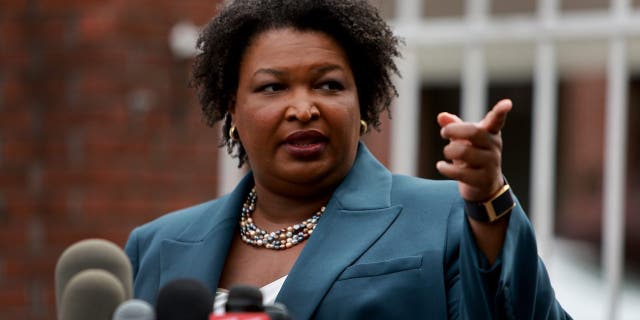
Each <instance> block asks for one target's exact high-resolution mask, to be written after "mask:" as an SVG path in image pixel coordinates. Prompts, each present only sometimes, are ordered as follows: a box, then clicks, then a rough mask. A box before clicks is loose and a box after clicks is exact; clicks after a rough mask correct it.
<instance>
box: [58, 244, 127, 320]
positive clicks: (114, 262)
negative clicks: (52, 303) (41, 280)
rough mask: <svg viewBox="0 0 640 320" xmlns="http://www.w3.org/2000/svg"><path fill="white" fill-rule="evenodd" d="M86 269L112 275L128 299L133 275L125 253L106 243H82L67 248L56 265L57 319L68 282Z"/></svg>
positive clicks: (114, 245)
mask: <svg viewBox="0 0 640 320" xmlns="http://www.w3.org/2000/svg"><path fill="white" fill-rule="evenodd" d="M88 269H99V270H104V271H105V272H108V273H110V274H112V275H113V276H114V277H115V278H116V279H117V280H118V281H119V282H120V285H121V286H122V287H123V290H124V299H125V300H126V299H131V296H132V291H133V290H132V286H133V285H132V284H133V275H132V272H131V263H130V262H129V258H128V257H127V255H126V254H125V253H124V251H123V250H122V249H120V247H118V246H117V245H116V244H114V243H112V242H109V241H107V240H102V239H87V240H82V241H79V242H77V243H75V244H73V245H71V246H70V247H68V248H67V249H66V250H65V251H64V252H63V253H62V255H60V258H59V259H58V262H57V264H56V270H55V287H56V307H57V309H58V317H59V318H60V309H61V303H62V298H63V296H64V292H65V290H66V287H67V286H68V283H69V281H70V280H71V279H72V278H73V277H74V276H76V275H77V274H79V273H80V272H82V271H84V270H88ZM68 303H73V302H72V301H71V302H68ZM78 303H80V302H78ZM78 307H80V306H78ZM116 307H117V305H116ZM114 309H115V308H114ZM112 311H113V310H112Z"/></svg>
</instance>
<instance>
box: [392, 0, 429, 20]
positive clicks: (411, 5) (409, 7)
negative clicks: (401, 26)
mask: <svg viewBox="0 0 640 320" xmlns="http://www.w3.org/2000/svg"><path fill="white" fill-rule="evenodd" d="M422 2H423V0H396V12H397V14H396V17H398V18H399V20H400V21H403V22H405V23H406V22H417V21H420V19H422Z"/></svg>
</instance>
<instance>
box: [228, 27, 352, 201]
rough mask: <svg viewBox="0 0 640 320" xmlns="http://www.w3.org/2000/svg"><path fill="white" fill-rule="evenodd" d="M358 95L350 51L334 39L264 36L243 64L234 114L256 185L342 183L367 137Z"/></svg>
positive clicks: (306, 34) (288, 32)
mask: <svg viewBox="0 0 640 320" xmlns="http://www.w3.org/2000/svg"><path fill="white" fill-rule="evenodd" d="M357 92H358V91H357V88H356V83H355V80H354V76H353V73H352V70H351V66H350V65H349V62H348V60H347V56H346V54H345V52H344V50H343V49H342V47H340V46H339V45H338V44H337V43H336V41H335V40H333V38H331V37H329V36H328V35H326V34H324V33H321V32H313V31H298V30H295V29H292V28H283V29H274V30H268V31H265V32H262V33H260V34H258V35H257V36H256V37H255V38H254V39H253V41H252V42H251V44H250V45H249V47H248V48H247V49H246V51H245V53H244V56H243V59H242V61H241V64H240V71H239V81H238V91H237V93H236V104H235V106H233V108H232V109H231V115H232V119H233V124H234V125H236V127H237V130H238V133H239V135H240V141H241V142H242V145H243V146H244V148H245V150H246V152H247V155H248V158H249V164H250V166H251V169H252V170H253V172H254V177H255V179H256V183H258V184H261V185H263V186H264V185H267V184H269V185H270V186H272V187H277V188H281V187H288V188H289V189H290V187H291V186H292V185H298V186H302V185H307V186H308V187H320V188H322V187H330V186H335V184H336V183H338V182H339V181H341V180H342V178H344V176H345V175H346V174H347V172H348V171H349V169H350V168H351V166H352V165H353V162H354V160H355V156H356V151H357V144H358V140H359V136H360V134H359V130H360V129H359V128H360V107H359V103H358V93H357ZM311 189H313V188H311ZM293 191H294V192H297V193H305V192H304V191H303V190H299V189H298V190H293ZM309 191H311V190H309Z"/></svg>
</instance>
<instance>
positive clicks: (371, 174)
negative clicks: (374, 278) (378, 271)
mask: <svg viewBox="0 0 640 320" xmlns="http://www.w3.org/2000/svg"><path fill="white" fill-rule="evenodd" d="M390 189H391V173H390V172H389V171H388V170H387V169H386V168H384V166H382V164H380V163H379V162H378V161H377V160H376V159H375V158H374V157H373V155H371V154H370V153H369V151H368V150H367V148H366V147H365V146H364V145H363V144H360V146H359V148H358V155H357V159H356V162H355V163H354V166H353V168H352V170H351V171H350V173H349V174H348V175H347V177H346V178H345V180H344V181H343V182H342V183H341V185H340V186H339V187H338V189H336V191H335V193H334V195H333V197H332V198H331V201H330V202H329V203H328V204H327V208H326V210H325V213H324V215H323V216H322V218H321V219H320V220H319V221H318V225H317V227H316V229H315V230H314V232H313V236H312V237H310V238H309V240H308V242H307V244H306V245H305V248H304V249H303V250H302V252H301V254H300V256H299V257H298V260H297V261H296V263H295V265H294V266H293V268H292V269H291V271H290V272H289V275H288V277H287V279H286V281H285V283H284V285H283V287H282V289H281V290H280V293H279V294H278V297H277V299H276V300H277V301H279V302H282V303H284V304H285V305H286V306H287V308H288V309H289V310H290V311H291V314H292V315H293V316H294V319H308V318H311V316H312V315H313V313H314V311H315V309H316V308H317V306H318V305H319V303H320V301H321V300H322V298H323V297H324V295H325V294H326V293H327V291H328V290H329V289H330V288H331V286H332V284H333V282H334V281H335V280H336V279H337V278H338V276H339V275H340V273H342V271H343V270H344V269H345V268H346V267H348V266H349V265H351V264H352V263H353V262H354V261H356V260H357V259H358V257H360V256H361V255H362V254H363V253H364V252H365V251H366V250H367V249H368V248H369V247H370V246H371V245H373V244H374V243H375V242H376V240H377V239H378V238H379V237H380V236H381V235H382V234H383V233H384V232H385V231H386V230H387V229H388V227H389V226H390V225H391V223H392V222H393V221H394V220H395V218H396V217H397V216H398V214H399V212H400V211H401V210H402V207H400V206H394V207H391V206H390V202H391V200H390V194H391V192H390Z"/></svg>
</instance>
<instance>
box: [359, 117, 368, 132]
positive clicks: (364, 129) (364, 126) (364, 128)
mask: <svg viewBox="0 0 640 320" xmlns="http://www.w3.org/2000/svg"><path fill="white" fill-rule="evenodd" d="M367 131H369V126H368V125H367V122H365V121H364V120H360V135H363V134H365V133H367Z"/></svg>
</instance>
